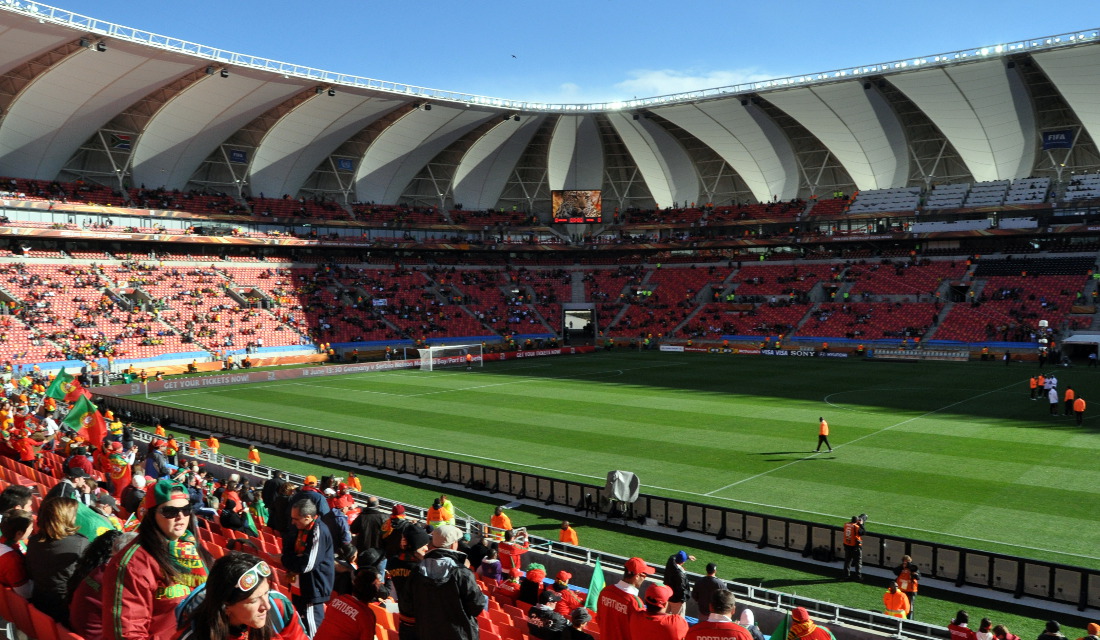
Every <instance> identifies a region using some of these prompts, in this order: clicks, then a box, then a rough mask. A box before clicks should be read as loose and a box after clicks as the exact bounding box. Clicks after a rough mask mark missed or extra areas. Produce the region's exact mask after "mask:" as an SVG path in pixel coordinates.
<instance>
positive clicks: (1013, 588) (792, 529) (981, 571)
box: [101, 390, 1100, 611]
mask: <svg viewBox="0 0 1100 640" xmlns="http://www.w3.org/2000/svg"><path fill="white" fill-rule="evenodd" d="M101 391H102V390H101ZM101 407H102V408H110V409H112V410H114V411H115V412H116V414H118V413H119V412H121V415H124V416H128V419H131V420H136V421H139V422H146V423H148V424H153V423H156V422H158V421H159V422H173V423H176V424H178V425H181V426H182V427H185V428H186V427H192V428H196V429H199V430H202V431H206V432H212V433H219V434H224V435H226V436H227V437H231V438H234V439H238V440H242V441H245V442H258V443H262V444H265V445H268V446H272V447H275V448H277V449H279V450H281V451H288V452H291V451H293V452H299V453H301V454H304V455H307V456H324V457H327V458H333V459H337V460H344V461H347V462H348V463H349V464H354V465H359V466H362V467H368V468H369V467H373V468H376V469H379V470H383V471H388V472H396V473H400V474H409V475H412V476H415V477H416V478H418V479H420V480H426V481H438V482H444V483H455V484H460V485H464V486H466V487H468V488H472V489H477V490H483V491H489V492H492V493H501V494H505V495H508V496H510V497H513V498H519V499H531V500H539V501H542V502H543V503H544V504H546V505H561V506H566V507H572V508H575V509H576V510H577V511H578V512H580V511H588V512H595V513H601V512H602V511H603V510H602V509H599V505H601V504H607V503H608V501H609V500H610V495H608V494H607V493H606V492H605V489H604V487H602V486H597V485H594V484H590V483H583V482H572V481H568V480H562V479H560V478H550V477H546V476H540V475H535V474H530V473H523V472H520V471H513V470H509V469H501V468H498V467H490V466H487V465H482V464H475V463H471V462H463V461H458V460H451V459H448V458H442V457H438V456H432V455H427V454H423V453H414V452H410V451H402V450H398V449H392V448H389V447H380V446H376V445H372V444H368V443H365V442H356V441H352V440H343V439H339V438H333V437H330V436H325V435H321V434H315V433H305V432H301V431H294V430H291V429H285V428H281V427H275V426H271V425H265V424H259V423H256V422H249V421H246V420H236V419H232V418H224V417H221V416H215V415H209V414H204V413H199V412H196V411H189V410H186V409H180V408H176V407H166V406H160V405H155V404H152V403H149V402H144V401H141V400H137V399H134V398H132V397H115V396H106V397H104V399H103V401H102V405H101ZM624 516H629V517H632V518H643V519H646V520H647V521H652V522H655V523H656V524H659V525H662V526H665V527H669V528H673V529H675V530H677V531H680V532H692V533H696V534H702V535H707V536H713V537H714V538H716V539H717V540H724V539H728V540H734V541H740V542H744V543H749V544H755V545H757V546H758V547H760V548H772V549H780V550H784V551H789V552H798V553H801V554H802V555H803V556H804V557H809V556H811V555H812V554H813V553H814V552H815V550H816V551H818V552H819V553H820V552H824V553H829V552H831V553H833V554H835V555H836V556H838V557H842V555H843V544H842V538H843V532H842V530H841V529H840V528H839V527H835V526H827V525H823V524H819V523H816V522H809V521H805V520H796V519H791V518H783V517H779V516H773V515H767V514H762V513H755V512H750V511H743V510H740V509H734V508H730V507H720V506H716V505H711V504H703V503H698V502H688V501H684V500H677V499H673V498H666V497H663V496H655V495H647V494H641V495H640V496H639V498H638V500H637V501H636V502H635V503H634V504H633V505H632V507H631V511H630V512H629V513H627V514H624ZM904 555H909V556H911V557H912V559H913V562H914V564H915V565H917V566H919V567H920V568H921V573H922V574H923V575H924V576H925V577H926V578H935V579H939V580H943V581H948V582H953V583H954V584H955V585H956V586H959V587H961V586H964V585H965V586H970V587H979V588H985V589H990V590H994V591H999V592H1002V593H1010V594H1012V595H1013V596H1014V597H1016V598H1020V597H1023V596H1029V597H1031V598H1036V599H1039V600H1046V601H1050V602H1061V603H1066V604H1071V605H1076V606H1077V608H1078V610H1081V611H1083V610H1085V609H1086V608H1090V607H1091V608H1100V570H1097V569H1088V568H1084V567H1076V566H1072V565H1066V564H1061V563H1055V562H1047V561H1042V560H1032V559H1028V558H1022V557H1019V556H1012V555H1007V554H1001V553H995V552H990V551H982V550H977V549H970V548H966V547H960V546H956V545H948V544H942V543H936V542H928V541H923V540H916V539H911V538H904V537H901V536H890V535H879V534H873V533H872V534H867V535H865V536H864V544H863V563H864V565H865V566H869V567H880V568H884V569H892V568H893V567H896V566H897V565H899V564H900V563H901V557H902V556H904Z"/></svg>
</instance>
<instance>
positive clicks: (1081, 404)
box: [1073, 396, 1085, 425]
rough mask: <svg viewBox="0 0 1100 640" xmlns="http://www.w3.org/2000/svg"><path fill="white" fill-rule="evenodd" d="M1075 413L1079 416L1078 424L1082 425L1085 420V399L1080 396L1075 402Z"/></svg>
mask: <svg viewBox="0 0 1100 640" xmlns="http://www.w3.org/2000/svg"><path fill="white" fill-rule="evenodd" d="M1073 413H1075V414H1076V415H1077V424H1078V425H1080V424H1081V422H1082V421H1083V420H1084V419H1085V399H1084V398H1082V397H1080V396H1078V397H1077V399H1076V400H1074V401H1073Z"/></svg>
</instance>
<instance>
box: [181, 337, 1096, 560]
mask: <svg viewBox="0 0 1100 640" xmlns="http://www.w3.org/2000/svg"><path fill="white" fill-rule="evenodd" d="M535 362H538V364H537V365H533V363H535ZM1031 373H1032V371H1031V370H1030V369H1029V370H1025V369H1023V368H1020V367H1003V366H1000V367H997V366H992V367H990V366H983V365H982V364H978V363H971V364H964V365H958V364H931V363H921V364H917V365H912V364H881V363H874V364H872V363H864V362H857V361H847V362H843V361H842V362H836V361H826V360H820V361H819V360H801V359H799V360H795V359H779V358H764V357H757V358H754V357H707V356H693V355H690V354H683V355H679V354H660V355H656V354H653V353H642V354H638V353H616V354H598V355H595V356H592V357H573V358H560V359H558V358H555V359H544V360H538V361H534V360H530V361H515V362H503V363H490V364H487V365H486V367H485V368H483V369H479V370H477V371H475V372H473V373H467V372H465V371H454V370H449V371H439V372H433V373H426V372H425V373H422V372H418V371H401V372H385V373H379V374H357V375H354V376H341V377H336V376H334V377H331V378H328V377H325V378H321V377H318V378H313V379H308V380H299V381H297V382H296V383H288V384H282V385H268V384H264V385H263V386H255V387H252V388H245V387H241V388H237V389H234V390H233V391H227V390H220V389H219V390H216V392H215V393H210V394H206V395H195V393H194V392H185V394H180V395H179V396H173V395H172V394H166V395H165V396H164V398H165V399H167V400H169V401H173V402H177V401H178V402H186V403H188V404H192V405H195V406H209V407H211V408H217V409H221V410H223V411H227V412H232V413H239V414H246V415H250V416H255V419H256V421H259V422H264V421H274V422H272V423H273V424H276V425H278V426H286V425H282V424H280V423H279V422H278V421H283V422H289V423H294V424H301V425H311V426H315V427H317V428H321V429H329V430H332V431H336V432H339V433H341V434H346V436H344V437H348V438H350V439H357V438H376V439H379V440H386V441H388V442H389V444H388V446H395V447H398V448H401V445H402V443H404V444H405V445H406V446H407V447H408V448H410V449H413V448H415V447H416V446H418V445H422V446H425V447H430V448H436V449H439V450H440V451H452V452H455V453H454V454H449V455H448V457H455V458H460V459H467V460H473V461H482V462H484V461H486V460H487V459H496V460H501V461H503V462H499V463H493V464H496V465H497V466H510V467H511V468H519V469H525V470H531V469H533V468H535V467H539V468H542V469H545V470H546V471H539V472H540V473H543V474H544V475H556V474H558V473H560V475H563V476H567V474H580V477H596V478H602V477H603V475H605V474H606V472H607V471H608V470H610V469H612V468H621V469H628V470H631V471H635V472H636V473H638V474H639V476H640V477H641V480H642V482H643V483H644V484H645V485H647V486H648V487H650V489H648V490H650V491H651V492H653V493H658V494H665V495H675V496H677V497H686V498H689V499H694V500H696V501H700V502H713V503H715V504H736V503H734V502H731V501H735V500H741V501H743V502H744V504H756V505H758V506H757V507H756V508H752V507H747V508H751V509H752V510H756V511H765V512H772V513H777V512H782V513H786V514H787V515H792V514H798V513H802V514H812V513H825V514H829V515H828V516H827V518H831V517H833V516H836V517H843V518H847V516H849V515H850V514H851V513H853V512H860V511H867V512H869V513H873V521H874V522H877V523H890V525H889V526H891V527H896V528H897V530H896V531H895V533H896V534H900V535H907V534H906V533H905V531H906V530H908V531H910V532H911V533H910V534H909V535H913V537H918V538H933V539H934V538H935V536H936V535H943V536H944V537H945V538H944V541H947V542H951V543H954V544H963V542H961V541H960V540H959V539H957V538H953V537H951V536H952V535H953V534H959V533H960V531H965V532H966V535H968V536H972V537H973V538H974V539H975V540H992V541H996V545H997V547H996V550H999V551H1006V549H1007V548H1008V547H1009V546H1010V545H1012V544H1019V545H1020V547H1019V548H1021V549H1022V548H1026V547H1028V545H1026V544H1024V543H1023V542H1019V541H1020V540H1021V539H1022V536H1020V535H1018V531H1020V530H1028V531H1030V530H1031V521H1039V522H1044V521H1045V522H1057V523H1058V528H1059V529H1061V527H1062V526H1068V527H1071V528H1068V529H1064V530H1065V531H1067V535H1066V536H1050V535H1049V533H1048V534H1047V536H1046V539H1045V540H1043V543H1042V544H1049V545H1050V546H1051V547H1052V548H1054V549H1063V550H1065V551H1066V552H1069V553H1082V554H1083V555H1088V553H1086V552H1087V551H1088V550H1089V549H1095V548H1100V534H1098V533H1096V532H1095V531H1094V529H1095V528H1094V527H1091V526H1087V523H1085V524H1084V525H1083V524H1082V520H1081V519H1080V518H1077V517H1075V516H1074V515H1068V516H1063V515H1061V514H1076V513H1078V512H1091V510H1090V509H1085V507H1084V506H1083V505H1088V504H1096V503H1097V498H1100V495H1098V492H1100V483H1097V482H1096V479H1097V472H1096V471H1094V470H1093V467H1094V466H1095V465H1093V464H1091V460H1090V451H1093V450H1095V445H1096V442H1097V439H1098V436H1097V433H1098V431H1097V429H1098V428H1100V425H1096V426H1094V427H1093V428H1091V429H1090V428H1089V425H1086V427H1085V428H1084V429H1081V428H1075V427H1073V426H1072V425H1071V424H1069V423H1071V422H1072V420H1071V419H1059V420H1058V421H1054V420H1051V419H1049V418H1048V417H1047V416H1046V415H1045V413H1046V403H1045V402H1031V401H1029V400H1028V399H1027V392H1026V379H1027V377H1028V376H1029V375H1031ZM1059 375H1060V377H1062V378H1063V381H1062V382H1063V384H1062V386H1063V387H1064V386H1065V384H1067V383H1069V384H1072V386H1074V388H1075V389H1077V390H1078V392H1079V393H1082V394H1083V395H1085V396H1086V398H1088V393H1089V391H1088V390H1089V389H1090V388H1100V375H1098V372H1096V371H1095V370H1093V371H1085V370H1070V371H1067V372H1064V373H1063V372H1059ZM1071 378H1072V379H1071ZM377 391H384V393H372V392H377ZM173 398H176V399H175V400H173ZM1097 401H1098V402H1100V397H1098V399H1097ZM819 415H824V416H826V417H827V419H829V421H830V423H831V424H832V425H833V435H832V436H830V440H831V441H832V443H833V446H834V447H838V449H837V451H835V452H834V453H833V454H828V455H826V454H824V453H822V454H821V455H819V456H814V455H810V454H808V453H806V452H807V451H809V450H812V448H813V446H814V445H815V444H816V420H817V417H818V416H819ZM265 416H266V417H267V420H265ZM234 417H243V416H234ZM792 462H793V464H792ZM524 464H527V465H532V466H531V467H530V468H525V467H523V466H522V465H524ZM1044 472H1045V473H1044ZM750 478H751V479H750ZM733 483H740V484H734V486H732V487H730V489H729V490H723V491H718V492H716V494H715V495H714V496H707V495H706V494H707V493H710V492H715V491H716V490H717V489H720V488H721V487H724V486H727V485H730V484H733ZM653 487H662V488H661V489H655V488H653ZM784 509H791V510H792V511H793V513H790V512H784V511H783V510H784ZM990 509H995V510H999V512H1000V513H1001V515H1002V517H1001V518H999V519H994V520H993V521H990V522H983V521H982V519H981V518H980V517H978V516H976V515H975V514H979V513H985V512H988V511H989V510H990ZM1006 514H1010V515H1006ZM805 517H808V516H805ZM827 518H826V519H827ZM810 519H816V518H810ZM1020 520H1028V525H1029V526H1027V527H1021V526H1019V525H1018V522H1017V521H1020ZM1039 529H1041V526H1040V527H1039ZM916 531H925V532H931V534H924V535H914V534H912V532H916ZM1071 531H1072V532H1073V533H1072V536H1071V534H1069V533H1068V532H1071ZM1069 537H1073V538H1074V539H1073V540H1072V541H1071V540H1068V539H1066V540H1063V539H1062V538H1069ZM1013 541H1016V542H1013ZM989 544H990V545H992V544H994V543H992V542H991V543H989ZM979 546H980V545H979ZM1031 546H1034V545H1031ZM1007 552H1010V553H1011V552H1012V551H1010V550H1009V551H1007ZM1025 555H1028V554H1025ZM1030 555H1035V554H1030ZM1090 557H1091V556H1090ZM1063 561H1066V560H1065V559H1064V558H1063Z"/></svg>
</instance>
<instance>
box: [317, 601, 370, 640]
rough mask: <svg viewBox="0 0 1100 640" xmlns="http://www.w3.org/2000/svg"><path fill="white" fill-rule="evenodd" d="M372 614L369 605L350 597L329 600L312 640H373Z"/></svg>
mask: <svg viewBox="0 0 1100 640" xmlns="http://www.w3.org/2000/svg"><path fill="white" fill-rule="evenodd" d="M375 624H377V623H376V622H375V617H374V612H373V611H371V608H370V605H368V604H367V603H365V602H363V601H361V600H358V599H357V598H354V597H352V596H350V595H339V596H336V597H335V598H333V599H332V600H329V603H328V607H326V608H325V619H324V621H323V622H322V623H321V628H319V629H317V633H316V634H315V635H314V636H313V640H373V639H374V625H375Z"/></svg>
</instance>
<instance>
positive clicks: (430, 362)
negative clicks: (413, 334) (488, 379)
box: [417, 344, 485, 371]
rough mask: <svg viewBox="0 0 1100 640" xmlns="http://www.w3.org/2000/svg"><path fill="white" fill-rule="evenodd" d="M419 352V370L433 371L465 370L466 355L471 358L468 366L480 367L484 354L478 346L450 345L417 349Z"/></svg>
mask: <svg viewBox="0 0 1100 640" xmlns="http://www.w3.org/2000/svg"><path fill="white" fill-rule="evenodd" d="M417 351H419V352H420V370H421V371H435V370H436V369H456V368H465V367H466V366H467V363H466V355H467V354H469V355H470V356H473V357H472V358H471V360H470V363H469V366H471V367H478V368H480V367H481V366H482V363H483V362H484V360H485V359H484V357H483V356H484V353H483V352H482V349H481V345H480V344H452V345H445V346H440V347H424V348H420V349H417Z"/></svg>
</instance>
